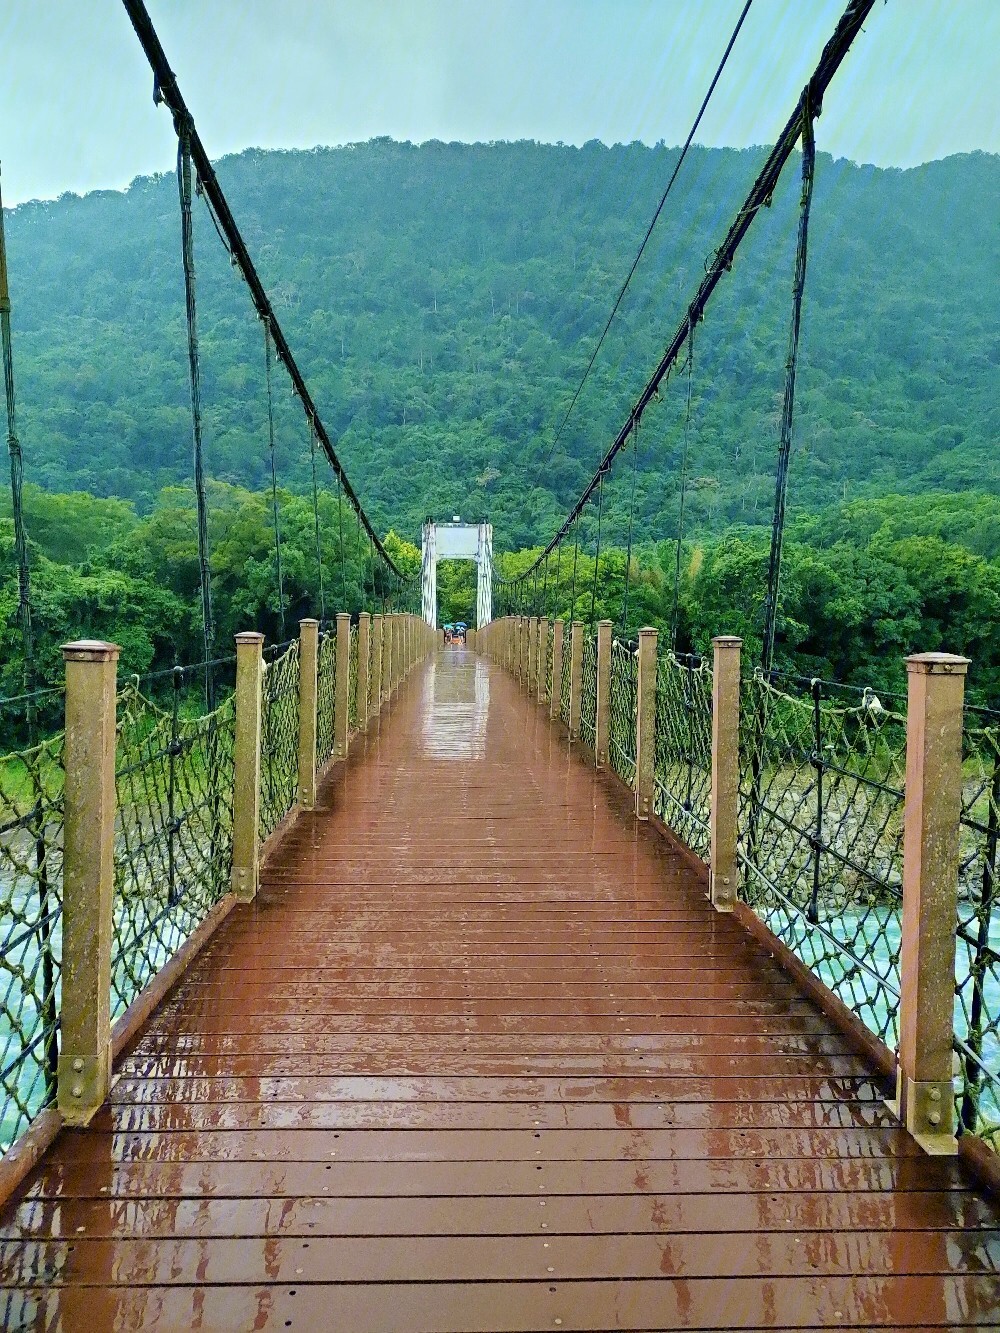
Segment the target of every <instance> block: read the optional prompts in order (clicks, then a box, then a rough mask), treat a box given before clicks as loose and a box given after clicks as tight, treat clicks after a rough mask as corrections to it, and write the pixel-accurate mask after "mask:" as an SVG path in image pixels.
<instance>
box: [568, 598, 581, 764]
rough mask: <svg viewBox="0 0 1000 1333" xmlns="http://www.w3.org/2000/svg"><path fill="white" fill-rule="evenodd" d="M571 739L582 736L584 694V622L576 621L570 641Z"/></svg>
mask: <svg viewBox="0 0 1000 1333" xmlns="http://www.w3.org/2000/svg"><path fill="white" fill-rule="evenodd" d="M569 652H570V658H569V738H570V740H571V741H575V740H576V739H577V738H578V737H579V735H580V695H581V694H582V693H583V621H582V620H574V621H573V624H572V627H571V628H570V640H569Z"/></svg>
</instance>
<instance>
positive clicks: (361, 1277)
mask: <svg viewBox="0 0 1000 1333" xmlns="http://www.w3.org/2000/svg"><path fill="white" fill-rule="evenodd" d="M377 725H379V724H376V726H377ZM380 725H381V733H380V734H379V733H378V731H375V730H373V731H372V732H371V733H370V734H369V735H368V736H366V737H362V738H360V740H359V742H358V743H357V744H356V747H355V750H354V752H353V753H352V755H351V757H350V759H349V760H348V762H347V763H346V764H341V765H339V766H337V767H336V768H335V769H334V771H333V773H332V775H331V777H330V779H329V780H328V781H327V784H326V786H325V788H324V789H323V791H322V799H321V804H320V808H319V809H317V810H316V811H315V813H313V814H310V815H305V816H303V817H301V818H300V819H299V821H298V822H297V824H296V825H295V826H294V827H293V829H292V831H291V832H290V834H289V836H288V837H287V839H286V841H285V842H284V844H283V845H282V847H281V849H280V853H279V854H278V855H277V856H276V857H275V858H274V859H273V860H272V861H271V862H270V863H269V865H268V866H267V868H266V872H265V875H264V881H263V886H262V890H261V892H260V895H259V898H258V900H257V902H256V903H255V904H253V905H248V906H242V907H238V908H236V909H235V910H234V911H233V912H232V913H231V914H230V916H229V917H228V918H227V919H226V921H225V922H224V923H223V924H222V926H221V927H220V928H219V930H218V931H217V933H216V934H215V935H214V936H213V938H212V940H211V941H210V943H209V945H208V946H207V947H206V949H205V951H204V952H203V953H202V955H201V956H200V957H199V959H198V960H197V961H196V963H195V964H194V965H193V967H192V969H191V970H190V971H189V972H188V973H187V974H186V976H185V978H184V980H183V981H182V983H181V984H180V986H179V987H178V988H177V989H176V990H175V991H174V992H172V993H171V995H170V997H169V998H168V1000H167V1002H166V1003H165V1005H164V1006H163V1007H162V1008H161V1010H160V1011H159V1012H158V1013H157V1015H156V1016H155V1018H154V1020H153V1021H152V1023H151V1025H150V1026H149V1027H148V1028H147V1029H146V1031H145V1033H144V1034H143V1035H141V1037H140V1038H139V1039H138V1041H137V1043H136V1045H135V1046H134V1049H132V1050H131V1052H130V1053H128V1054H127V1055H126V1056H125V1058H124V1059H123V1061H122V1062H121V1064H120V1067H119V1072H118V1077H117V1081H116V1083H115V1085H114V1088H113V1092H112V1098H111V1104H110V1106H108V1107H107V1108H105V1109H104V1110H103V1111H102V1112H101V1113H100V1116H99V1119H98V1120H97V1122H95V1124H94V1125H93V1127H91V1128H90V1129H88V1130H86V1131H77V1132H63V1133H62V1135H61V1136H60V1137H59V1139H58V1140H57V1142H56V1144H55V1146H54V1148H53V1150H52V1151H51V1152H50V1153H49V1155H48V1156H47V1158H46V1159H45V1160H44V1161H43V1163H42V1164H41V1166H40V1167H39V1168H38V1169H37V1170H36V1171H35V1173H34V1174H33V1175H32V1176H30V1177H29V1178H28V1180H27V1182H26V1184H25V1186H24V1187H23V1189H22V1191H21V1194H20V1196H19V1197H18V1198H16V1199H15V1200H14V1201H13V1203H12V1205H11V1207H10V1208H8V1210H7V1212H6V1215H5V1217H4V1219H3V1225H2V1236H3V1240H2V1242H0V1279H2V1282H3V1285H4V1288H5V1290H6V1295H5V1297H4V1298H3V1306H2V1308H0V1314H2V1315H3V1316H4V1318H3V1325H4V1327H5V1328H18V1327H31V1328H35V1327H43V1328H64V1329H68V1330H82V1329H88V1330H89V1329H94V1330H98V1329H101V1330H103V1329H111V1328H130V1329H131V1328H139V1327H147V1326H154V1325H155V1326H156V1327H157V1328H160V1329H163V1328H184V1329H187V1328H210V1329H230V1328H233V1329H236V1328H239V1329H250V1328H254V1329H262V1328H290V1329H296V1328H298V1329H304V1330H309V1333H316V1331H317V1330H325V1329H337V1330H348V1329H349V1330H352V1333H360V1331H361V1330H366V1329H377V1330H385V1329H399V1330H406V1331H407V1333H412V1331H413V1330H417V1329H434V1330H444V1329H466V1330H468V1329H489V1330H498V1329H545V1328H563V1329H583V1328H587V1329H611V1328H645V1329H651V1328H680V1327H683V1328H700V1329H709V1328H711V1329H737V1328H739V1329H742V1328H764V1327H766V1328H792V1327H794V1328H801V1327H810V1328H813V1327H827V1328H858V1329H860V1328H864V1329H875V1328H882V1327H889V1328H895V1329H902V1328H917V1327H921V1328H931V1327H935V1328H940V1327H949V1328H955V1327H973V1326H992V1327H997V1326H998V1315H997V1311H998V1308H1000V1283H998V1280H997V1256H998V1237H1000V1232H998V1230H997V1211H996V1209H995V1208H994V1207H993V1206H992V1205H991V1204H990V1203H989V1202H988V1201H987V1200H986V1199H984V1197H983V1196H982V1195H981V1194H980V1193H978V1192H977V1190H976V1189H975V1187H974V1186H973V1185H972V1183H971V1182H970V1181H969V1180H968V1179H967V1178H966V1177H965V1176H964V1175H963V1173H962V1170H961V1168H960V1167H959V1165H958V1164H957V1162H956V1161H955V1160H953V1159H946V1158H936V1159H932V1158H928V1157H925V1156H922V1155H921V1154H920V1153H919V1152H918V1151H917V1150H916V1149H915V1147H914V1146H913V1144H912V1141H911V1140H910V1139H909V1138H908V1137H907V1136H906V1135H905V1134H903V1133H902V1132H901V1131H900V1130H899V1129H898V1128H897V1127H896V1126H895V1125H894V1123H893V1121H892V1119H891V1117H890V1116H889V1114H888V1112H887V1111H886V1110H885V1109H884V1107H883V1104H882V1098H883V1096H884V1095H885V1094H886V1093H888V1092H889V1091H890V1090H889V1089H888V1088H887V1087H885V1086H884V1085H883V1084H881V1083H880V1082H879V1081H878V1079H877V1078H875V1077H873V1076H872V1074H871V1072H870V1070H869V1068H868V1067H867V1066H866V1064H865V1062H864V1060H863V1059H861V1058H860V1057H859V1056H858V1055H857V1054H856V1053H855V1052H854V1051H853V1050H852V1049H851V1047H850V1045H849V1044H848V1042H847V1041H846V1040H845V1039H844V1038H843V1037H842V1036H841V1035H839V1034H838V1032H837V1030H836V1029H835V1028H834V1027H833V1026H832V1025H831V1023H830V1022H829V1021H828V1020H827V1019H826V1018H825V1017H824V1016H823V1015H822V1014H821V1013H820V1012H819V1011H818V1010H817V1009H816V1008H815V1007H814V1006H813V1005H812V1004H811V1003H810V1002H809V1001H807V1000H806V999H804V998H802V997H801V996H800V995H799V993H798V992H797V991H796V989H795V987H794V985H793V984H792V983H791V982H790V980H789V979H788V977H787V976H786V975H785V974H784V973H783V972H782V971H780V970H779V968H778V967H777V966H776V964H775V963H774V962H773V961H772V959H771V958H770V956H769V955H768V954H767V953H766V952H763V951H762V950H761V948H760V947H759V946H758V945H757V944H756V943H755V942H754V941H753V940H752V939H751V938H750V937H749V936H748V935H746V934H745V933H744V932H743V930H742V929H741V928H740V926H739V925H738V924H737V923H736V922H734V921H733V920H732V919H731V918H728V917H724V916H719V915H717V914H716V913H715V912H714V911H713V910H712V909H711V907H710V906H709V905H708V903H707V902H706V900H705V897H704V894H703V892H702V889H701V887H700V884H699V882H698V881H697V879H696V878H695V877H694V876H693V875H692V873H691V872H690V870H689V869H688V868H687V867H686V865H685V863H684V862H683V861H682V860H681V859H680V858H679V857H678V856H677V855H676V854H675V853H674V852H673V851H672V850H671V848H670V847H669V846H668V844H667V843H666V842H665V841H663V840H662V839H661V838H660V836H659V835H658V834H657V833H656V832H655V831H654V830H652V829H649V828H647V827H644V826H640V825H637V824H636V823H635V821H634V819H633V817H632V813H631V808H630V804H629V801H628V799H627V797H626V795H625V794H624V793H623V792H621V791H620V790H619V789H617V788H616V787H615V786H614V785H613V780H611V779H607V778H603V777H601V776H599V775H597V774H596V773H595V772H594V771H593V770H592V769H591V768H589V767H588V766H586V765H584V764H583V763H581V762H580V760H579V758H578V757H577V756H576V755H572V754H570V753H569V752H568V749H567V746H566V744H565V741H564V740H563V739H561V738H560V736H559V735H558V734H557V732H556V730H555V729H554V728H552V727H551V726H550V724H549V723H548V721H547V719H546V717H545V716H544V713H543V711H542V710H541V709H538V708H536V707H534V706H533V705H532V704H531V703H529V702H527V701H526V700H525V699H524V698H523V696H522V695H521V694H520V693H519V691H518V689H517V687H516V686H515V685H514V683H513V682H512V681H511V680H510V679H509V678H508V677H507V676H506V675H505V674H504V673H503V672H502V671H500V670H499V669H498V668H496V667H494V666H491V665H490V664H489V663H487V662H485V661H484V660H482V659H477V658H475V657H474V656H473V654H471V653H469V652H466V651H463V650H455V651H451V652H442V653H438V654H437V655H432V656H431V658H430V659H429V660H428V662H427V663H425V664H424V665H423V666H422V667H421V668H419V669H418V670H417V671H416V672H415V673H414V674H413V675H412V676H411V678H410V679H409V681H408V682H407V683H406V684H405V685H404V687H403V688H402V690H401V692H400V694H399V696H398V698H397V699H396V701H395V702H394V704H393V707H392V710H391V711H390V713H389V714H388V715H387V716H385V717H383V719H382V722H381V724H380Z"/></svg>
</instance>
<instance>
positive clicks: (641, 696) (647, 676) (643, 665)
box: [635, 629, 659, 819]
mask: <svg viewBox="0 0 1000 1333" xmlns="http://www.w3.org/2000/svg"><path fill="white" fill-rule="evenodd" d="M658 639H659V636H658V634H657V632H656V630H655V629H641V630H640V631H639V662H638V667H637V670H636V686H635V815H636V818H637V819H648V818H649V816H650V814H651V812H652V809H653V782H654V775H655V772H656V669H657V668H656V645H657V642H658Z"/></svg>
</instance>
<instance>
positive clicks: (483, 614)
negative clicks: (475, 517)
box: [420, 517, 493, 629]
mask: <svg viewBox="0 0 1000 1333" xmlns="http://www.w3.org/2000/svg"><path fill="white" fill-rule="evenodd" d="M439 560H475V562H476V629H482V628H483V626H484V625H488V624H489V623H490V621H491V620H492V619H493V525H492V523H463V522H462V520H461V519H460V518H458V517H456V518H455V519H454V520H453V521H452V522H451V523H436V522H435V521H434V520H433V519H428V520H427V522H426V523H425V524H424V526H423V540H422V544H421V561H420V587H421V598H422V609H423V617H424V620H426V622H427V624H428V625H430V627H431V628H432V629H437V562H438V561H439Z"/></svg>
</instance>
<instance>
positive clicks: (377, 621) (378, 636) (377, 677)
mask: <svg viewBox="0 0 1000 1333" xmlns="http://www.w3.org/2000/svg"><path fill="white" fill-rule="evenodd" d="M371 634H372V665H371V677H372V685H371V696H372V715H373V716H375V715H377V714H378V713H379V712H381V710H382V617H381V616H379V615H375V616H372V629H371Z"/></svg>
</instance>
